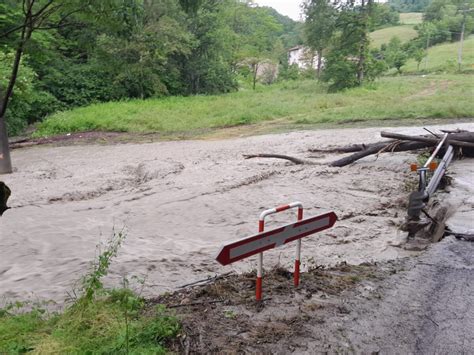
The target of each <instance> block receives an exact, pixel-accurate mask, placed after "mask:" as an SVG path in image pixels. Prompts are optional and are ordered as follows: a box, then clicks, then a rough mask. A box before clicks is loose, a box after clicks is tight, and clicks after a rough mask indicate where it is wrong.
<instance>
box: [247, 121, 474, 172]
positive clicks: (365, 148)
mask: <svg viewBox="0 0 474 355" xmlns="http://www.w3.org/2000/svg"><path fill="white" fill-rule="evenodd" d="M428 132H430V131H428ZM442 132H443V133H448V138H447V144H450V145H452V146H453V147H454V148H456V150H457V154H458V155H461V156H471V157H474V132H468V131H461V130H456V131H445V130H442ZM381 136H382V137H384V138H390V140H385V141H380V142H376V143H372V144H353V145H349V146H344V147H337V148H331V149H310V150H309V151H310V152H313V153H353V154H351V155H349V156H346V157H344V158H342V159H338V160H336V161H333V162H331V163H329V166H334V167H343V166H346V165H349V164H352V163H354V162H355V161H357V160H359V159H362V158H364V157H366V156H369V155H374V154H376V155H378V154H381V153H385V152H404V151H410V150H418V149H424V148H431V147H435V146H436V145H437V144H438V143H439V142H440V141H441V140H442V138H443V135H439V134H435V133H432V132H430V135H423V136H409V135H404V134H398V133H391V132H381ZM244 158H245V159H251V158H276V159H285V160H289V161H291V162H292V163H294V164H316V163H315V162H313V161H311V160H306V159H300V158H296V157H292V156H288V155H282V154H246V155H244Z"/></svg>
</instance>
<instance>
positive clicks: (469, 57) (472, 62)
mask: <svg viewBox="0 0 474 355" xmlns="http://www.w3.org/2000/svg"><path fill="white" fill-rule="evenodd" d="M458 49H459V42H455V43H446V44H439V45H436V46H433V47H431V48H429V49H428V57H427V58H428V62H427V65H426V68H425V60H423V62H422V63H421V65H420V70H421V71H426V72H456V71H457V70H458V64H457V59H458ZM402 70H403V71H404V72H406V73H414V72H416V71H417V64H416V62H415V61H414V60H409V61H408V62H407V64H406V65H405V66H403V68H402ZM463 70H464V71H474V36H470V37H469V38H467V39H466V40H465V41H464V50H463Z"/></svg>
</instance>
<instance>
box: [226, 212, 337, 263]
mask: <svg viewBox="0 0 474 355" xmlns="http://www.w3.org/2000/svg"><path fill="white" fill-rule="evenodd" d="M328 224H330V219H329V217H326V218H323V219H319V220H316V221H314V222H311V223H305V224H303V225H300V226H297V227H293V226H287V227H285V229H283V231H281V232H280V233H278V234H275V235H270V236H268V237H264V238H262V239H257V240H254V241H253V242H249V243H247V244H243V245H240V246H238V247H235V248H232V249H230V251H229V252H230V258H231V259H233V258H236V257H239V256H241V255H244V254H247V253H249V252H251V251H254V250H257V249H260V248H264V247H267V246H273V245H275V248H277V247H279V246H282V245H283V244H285V242H286V241H287V240H288V239H290V238H292V237H295V236H297V235H300V234H304V233H306V232H309V231H312V230H316V229H319V228H323V227H326V226H327V225H328Z"/></svg>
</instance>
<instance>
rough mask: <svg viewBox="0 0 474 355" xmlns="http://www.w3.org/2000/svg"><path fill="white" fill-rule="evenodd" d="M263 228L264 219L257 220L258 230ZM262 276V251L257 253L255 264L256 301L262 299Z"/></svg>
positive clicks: (260, 230) (261, 230)
mask: <svg viewBox="0 0 474 355" xmlns="http://www.w3.org/2000/svg"><path fill="white" fill-rule="evenodd" d="M264 229H265V220H263V219H260V220H259V221H258V232H259V233H261V232H263V230H264ZM262 277H263V253H260V254H258V265H257V284H256V288H255V299H256V300H257V301H261V300H262Z"/></svg>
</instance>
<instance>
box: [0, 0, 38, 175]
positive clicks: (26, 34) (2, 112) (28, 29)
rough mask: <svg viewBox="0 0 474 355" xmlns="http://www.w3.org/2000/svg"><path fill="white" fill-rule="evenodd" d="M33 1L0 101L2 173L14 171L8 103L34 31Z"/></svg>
mask: <svg viewBox="0 0 474 355" xmlns="http://www.w3.org/2000/svg"><path fill="white" fill-rule="evenodd" d="M32 4H33V3H30V4H29V6H28V9H27V13H26V15H25V20H24V23H23V28H22V31H21V36H20V42H19V43H18V47H17V48H16V52H15V59H14V60H13V68H12V73H11V74H10V80H9V82H8V86H7V89H6V91H5V94H4V95H3V97H2V98H1V101H0V149H1V151H0V174H9V173H11V172H12V170H13V169H12V163H11V158H10V148H9V146H8V134H7V124H6V112H7V107H8V103H9V101H10V98H11V96H12V94H13V88H14V87H15V83H16V79H17V77H18V71H19V69H20V63H21V56H22V55H23V50H24V48H25V44H26V42H28V40H29V39H30V37H31V33H32V31H33V24H32V18H31V16H32V13H31V7H32Z"/></svg>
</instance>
